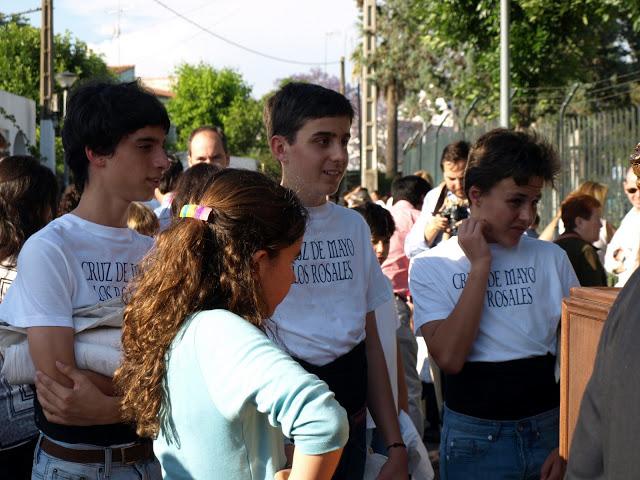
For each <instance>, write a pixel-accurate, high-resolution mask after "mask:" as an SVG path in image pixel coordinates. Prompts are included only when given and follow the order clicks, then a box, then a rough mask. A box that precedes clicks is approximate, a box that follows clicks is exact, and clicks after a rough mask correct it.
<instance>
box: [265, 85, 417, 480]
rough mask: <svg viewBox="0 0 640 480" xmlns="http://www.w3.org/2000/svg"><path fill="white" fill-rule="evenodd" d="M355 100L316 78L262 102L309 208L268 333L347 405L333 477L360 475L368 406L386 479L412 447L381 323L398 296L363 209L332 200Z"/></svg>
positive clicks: (285, 169)
mask: <svg viewBox="0 0 640 480" xmlns="http://www.w3.org/2000/svg"><path fill="white" fill-rule="evenodd" d="M353 115H354V113H353V108H352V106H351V104H350V103H349V101H348V100H347V99H346V98H345V97H344V96H343V95H341V94H339V93H337V92H334V91H333V90H328V89H326V88H324V87H320V86H318V85H312V84H306V83H297V82H293V83H289V84H287V85H285V86H284V87H282V88H281V89H280V90H278V91H277V92H276V93H275V94H274V95H273V96H272V97H271V98H270V99H269V101H268V103H267V105H266V108H265V123H266V126H267V132H268V137H269V144H270V147H271V152H272V154H273V155H274V157H275V158H276V159H277V160H278V161H279V162H280V164H281V165H282V185H284V186H286V187H288V188H290V189H292V190H293V191H294V192H296V194H297V195H298V196H299V197H300V199H301V200H302V203H303V204H304V205H305V207H307V209H308V210H309V223H308V226H307V230H306V232H305V235H304V241H303V244H302V249H301V254H300V256H299V257H298V259H297V260H296V263H295V266H294V269H295V273H296V281H295V283H294V285H293V286H292V287H291V290H290V291H289V294H288V295H287V297H286V298H285V300H284V301H283V302H282V303H281V304H280V306H279V307H278V308H277V310H276V312H275V313H274V315H273V323H274V325H273V328H271V329H270V330H271V333H272V336H273V338H274V340H275V341H277V342H279V343H280V344H281V345H282V346H283V347H284V348H285V349H286V350H287V351H288V352H289V353H290V354H291V355H292V356H293V357H295V358H296V359H297V360H298V361H299V362H300V363H301V364H302V365H303V366H304V367H305V368H306V369H307V370H309V371H310V372H312V373H315V374H317V375H318V376H319V377H320V378H321V379H323V380H325V381H326V382H327V383H328V384H329V387H330V388H331V390H333V392H334V393H335V394H336V399H337V400H338V402H340V403H341V405H342V406H343V407H344V408H345V410H347V413H348V414H349V421H350V436H349V441H348V443H347V445H346V447H345V449H344V452H343V455H342V459H341V461H340V465H339V466H338V469H337V471H336V474H335V476H334V478H339V479H342V478H344V479H349V480H357V479H358V478H362V475H363V473H364V461H365V423H366V422H365V419H366V413H365V412H366V407H367V406H368V407H369V410H370V411H371V414H372V416H373V419H374V421H375V422H376V425H377V426H378V428H379V429H380V430H381V432H382V435H383V437H384V440H385V442H386V443H387V445H386V446H387V447H388V450H389V460H388V461H387V463H386V464H385V466H384V467H383V470H382V473H381V476H380V477H379V478H381V479H391V478H393V479H402V480H405V479H406V478H407V476H408V473H407V452H406V447H405V446H404V444H403V443H402V437H401V435H400V429H399V426H398V420H397V411H396V408H395V406H394V401H393V396H392V394H391V388H390V384H389V376H388V374H387V370H386V365H385V360H384V354H383V351H382V347H381V344H380V338H379V336H378V331H377V327H376V319H375V313H374V312H375V309H376V308H377V307H378V306H380V305H382V304H383V303H385V302H387V301H388V300H389V299H390V298H391V291H390V289H389V286H388V282H387V281H386V279H385V277H384V275H383V274H382V271H381V269H380V266H379V265H378V262H377V260H376V256H375V254H374V252H373V249H372V248H371V238H370V236H371V233H370V230H369V227H368V226H367V224H366V223H365V221H364V220H363V219H362V217H361V216H360V215H359V214H358V213H356V212H353V211H350V210H348V209H346V208H343V207H340V206H338V205H335V204H333V203H330V202H328V201H327V196H328V195H332V194H333V193H335V192H336V191H337V189H338V186H339V184H340V180H341V179H342V177H343V176H344V173H345V171H346V168H347V161H348V155H347V143H348V142H349V138H350V129H351V121H352V119H353Z"/></svg>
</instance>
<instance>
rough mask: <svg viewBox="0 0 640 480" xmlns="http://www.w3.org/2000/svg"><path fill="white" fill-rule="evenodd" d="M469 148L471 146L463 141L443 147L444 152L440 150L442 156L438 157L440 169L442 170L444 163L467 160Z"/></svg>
mask: <svg viewBox="0 0 640 480" xmlns="http://www.w3.org/2000/svg"><path fill="white" fill-rule="evenodd" d="M470 148H471V145H469V142H465V141H464V140H460V141H458V142H453V143H450V144H449V145H447V146H446V147H444V150H442V156H441V157H440V168H441V169H442V170H444V164H445V162H451V163H458V162H466V161H467V158H468V157H469V149H470Z"/></svg>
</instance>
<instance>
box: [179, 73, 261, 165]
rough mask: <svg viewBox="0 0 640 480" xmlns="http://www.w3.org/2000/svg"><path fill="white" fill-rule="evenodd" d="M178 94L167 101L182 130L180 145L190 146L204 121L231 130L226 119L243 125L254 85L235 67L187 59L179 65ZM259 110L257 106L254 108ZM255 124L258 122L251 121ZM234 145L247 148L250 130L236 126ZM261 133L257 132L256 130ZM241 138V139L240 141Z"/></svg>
mask: <svg viewBox="0 0 640 480" xmlns="http://www.w3.org/2000/svg"><path fill="white" fill-rule="evenodd" d="M175 73H176V79H177V80H176V87H175V94H176V96H175V97H174V98H172V99H171V100H170V101H169V103H168V104H167V109H168V110H169V114H170V115H171V120H172V122H173V123H174V124H175V125H176V130H177V133H178V147H180V148H184V149H186V141H187V138H188V136H189V133H190V132H191V131H192V130H193V129H194V128H197V127H200V126H202V125H217V126H219V127H221V128H222V129H223V130H224V131H225V133H227V125H226V121H230V124H231V125H232V126H233V127H239V124H240V123H241V116H242V115H244V113H243V112H242V109H243V108H245V107H246V106H247V105H248V104H249V105H250V100H251V97H250V94H251V87H249V86H248V85H247V84H246V82H245V81H244V79H243V78H242V76H241V75H240V74H239V73H238V72H236V71H234V70H231V69H228V68H223V69H220V70H216V69H215V68H214V67H212V66H211V65H208V64H206V63H199V64H198V65H190V64H187V63H183V64H181V65H179V66H178V67H177V68H176V72H175ZM253 110H255V107H254V108H253ZM250 123H251V125H250V128H254V127H255V125H254V122H250ZM232 131H233V134H232V135H231V137H230V149H231V152H232V153H233V154H239V153H244V152H238V151H236V149H235V148H236V146H238V147H242V148H241V149H242V150H243V149H245V147H246V146H247V145H246V141H247V136H248V134H245V133H240V131H239V129H238V128H236V129H235V130H234V129H233V128H232ZM256 134H257V132H256ZM236 142H237V143H236Z"/></svg>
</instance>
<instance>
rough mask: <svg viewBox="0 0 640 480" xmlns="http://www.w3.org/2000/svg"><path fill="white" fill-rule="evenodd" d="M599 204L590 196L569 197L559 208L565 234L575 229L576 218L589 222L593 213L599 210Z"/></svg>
mask: <svg viewBox="0 0 640 480" xmlns="http://www.w3.org/2000/svg"><path fill="white" fill-rule="evenodd" d="M601 206H602V205H601V204H600V202H599V201H598V200H597V199H596V198H595V197H592V196H591V195H569V196H568V197H567V198H566V199H565V200H564V202H562V205H561V206H560V216H561V218H562V223H564V228H565V230H566V231H567V232H573V231H574V230H575V229H576V219H577V218H578V217H580V218H583V219H584V220H589V219H590V218H591V215H593V212H594V211H595V210H596V209H598V208H600V207H601Z"/></svg>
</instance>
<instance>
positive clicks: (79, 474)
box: [31, 437, 162, 480]
mask: <svg viewBox="0 0 640 480" xmlns="http://www.w3.org/2000/svg"><path fill="white" fill-rule="evenodd" d="M41 439H42V437H40V440H39V441H38V445H37V446H36V451H35V453H34V457H33V470H32V471H31V480H161V479H162V473H161V469H160V463H159V462H158V460H157V459H153V460H145V461H140V462H136V463H134V464H132V465H126V464H123V463H120V462H111V461H110V455H109V454H110V449H104V450H105V461H104V462H103V463H76V462H67V461H64V460H60V459H58V458H56V457H52V456H51V455H49V454H48V453H46V452H45V451H43V450H42V449H41V448H40V441H41ZM56 443H60V444H61V445H63V446H66V447H70V448H78V449H83V447H82V446H73V445H70V444H66V443H61V442H56Z"/></svg>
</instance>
